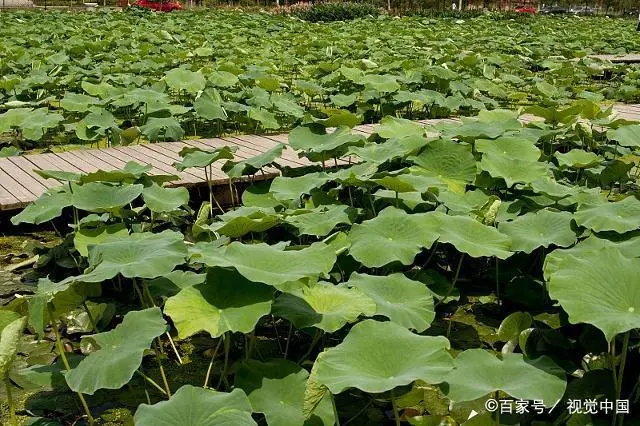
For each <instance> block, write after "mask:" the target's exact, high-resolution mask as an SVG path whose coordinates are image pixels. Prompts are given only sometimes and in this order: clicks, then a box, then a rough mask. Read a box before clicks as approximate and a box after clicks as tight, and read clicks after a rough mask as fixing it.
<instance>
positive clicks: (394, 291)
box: [0, 100, 640, 426]
mask: <svg viewBox="0 0 640 426" xmlns="http://www.w3.org/2000/svg"><path fill="white" fill-rule="evenodd" d="M537 112H538V116H536V117H535V119H534V120H533V121H531V122H529V124H526V125H524V124H522V120H521V118H522V117H519V114H518V113H517V112H513V111H508V110H501V109H498V110H493V111H483V112H482V113H481V114H479V115H478V116H477V117H475V118H473V119H471V118H469V119H465V120H464V122H463V123H460V124H455V125H454V124H452V123H450V122H444V123H441V124H437V125H431V126H429V127H428V128H424V127H423V126H421V125H419V124H416V123H415V122H411V121H408V120H405V119H401V118H395V117H385V118H384V119H383V120H382V123H381V124H380V126H379V127H377V130H376V133H374V134H373V135H371V136H370V137H368V138H364V137H362V136H357V135H355V134H352V133H351V131H350V129H349V128H338V129H326V128H324V127H318V126H317V125H315V124H314V125H310V126H303V127H298V128H296V129H295V130H294V131H293V132H292V133H291V135H290V138H289V146H288V147H283V146H279V147H278V150H276V151H274V152H272V153H271V154H270V155H261V156H258V157H256V158H254V159H251V160H243V161H236V160H234V158H233V150H232V149H231V148H227V147H224V148H220V149H218V150H216V151H209V152H206V151H194V150H186V151H183V152H182V153H181V155H182V157H183V158H182V161H180V162H178V163H176V166H177V167H178V168H180V169H184V168H189V167H198V168H205V169H206V168H209V167H211V165H212V164H219V165H221V166H222V169H223V170H227V171H228V174H229V188H230V189H229V191H227V193H226V194H224V193H221V192H220V191H212V192H211V194H210V200H211V201H207V202H204V203H202V204H200V203H199V202H196V201H195V200H193V199H191V201H190V197H189V193H188V192H187V190H186V189H175V188H169V187H166V186H164V183H166V182H167V181H170V180H171V179H172V177H171V176H165V175H156V174H151V173H150V166H149V167H144V166H142V165H139V164H135V163H129V164H127V166H126V167H125V168H124V169H122V170H117V171H109V172H104V171H99V172H95V173H90V174H84V175H75V174H72V173H66V174H61V173H58V172H53V171H52V172H46V171H45V172H41V173H42V175H43V176H44V177H51V178H55V179H58V180H59V181H60V182H61V185H60V186H59V187H58V188H55V189H51V190H50V191H49V192H48V193H47V194H45V195H44V196H42V197H41V198H40V199H39V200H38V201H36V202H35V203H34V204H32V205H30V206H29V207H27V208H26V209H25V210H24V211H23V212H21V213H20V214H18V215H16V216H14V217H13V218H12V222H13V223H14V224H20V223H23V224H24V223H26V224H45V223H47V222H49V221H52V223H56V224H57V229H59V230H60V232H61V233H63V235H61V237H63V238H62V240H61V242H60V244H59V245H57V246H55V247H53V248H49V249H40V251H39V253H40V257H39V259H38V263H37V264H36V266H35V269H34V271H33V272H32V274H33V275H34V276H35V277H38V278H39V280H38V282H37V286H35V287H34V288H33V294H26V295H25V296H24V297H18V298H15V299H14V300H13V301H11V302H10V303H9V304H7V305H6V306H4V307H3V308H2V310H0V320H1V322H0V327H2V340H0V346H1V349H2V350H0V356H1V358H0V360H1V361H2V362H1V363H0V368H1V370H0V371H1V372H2V374H3V375H4V376H5V377H6V378H7V380H8V381H7V383H8V388H7V389H9V390H13V392H14V394H18V395H23V394H24V393H25V392H26V393H27V395H31V396H29V397H28V398H27V399H26V401H25V400H21V402H20V404H21V405H18V413H19V414H20V415H23V416H27V415H28V416H43V417H49V418H53V419H58V420H60V421H62V422H64V423H73V422H74V421H76V420H78V419H79V418H80V416H83V415H84V416H85V417H84V419H83V420H82V421H85V422H86V421H89V422H91V421H93V420H92V419H94V418H95V421H103V422H113V423H116V424H128V423H127V422H131V421H132V420H135V422H136V424H140V425H156V424H183V425H194V426H195V425H214V424H233V425H255V424H268V425H277V426H280V425H303V424H308V425H311V424H313V425H321V424H322V425H332V424H336V423H338V424H346V423H347V422H348V423H349V424H361V425H365V424H384V423H393V422H394V421H395V422H396V424H400V422H409V423H410V424H414V425H432V424H451V425H455V424H467V425H476V424H532V423H531V422H534V423H535V424H549V425H551V424H622V422H623V419H624V420H626V421H627V423H626V424H632V422H633V421H637V411H636V408H637V407H634V406H633V404H632V406H631V407H632V408H631V412H630V414H626V415H625V414H623V413H621V412H620V413H618V414H614V413H613V412H609V413H605V412H602V411H600V412H599V413H597V414H593V413H570V412H569V411H567V409H566V407H567V404H568V401H570V400H576V399H578V400H594V401H606V400H609V401H614V400H616V399H619V400H630V401H637V399H638V396H639V390H638V382H637V380H638V376H639V373H640V370H639V368H640V362H639V361H640V357H639V354H638V347H639V346H638V345H639V340H640V339H639V337H640V335H639V334H638V330H639V329H640V292H639V291H638V282H639V281H638V277H639V276H640V260H639V256H640V236H639V234H638V233H639V232H640V200H639V199H638V198H637V197H636V195H635V194H636V193H637V190H638V175H639V172H640V167H639V166H640V157H639V156H638V155H637V150H638V147H639V146H640V139H639V138H638V137H637V134H638V133H637V132H638V124H634V123H630V122H627V121H624V120H619V119H616V118H615V115H614V114H612V113H611V110H610V109H601V108H600V107H599V106H598V105H597V104H594V103H592V102H591V101H586V100H581V101H574V102H573V103H571V104H570V105H567V106H550V107H547V108H539V109H538V110H537ZM285 149H286V151H287V152H289V151H296V152H297V153H298V155H300V156H304V157H306V158H307V159H309V160H310V161H312V162H313V165H312V166H309V167H308V168H306V169H297V170H291V169H287V168H282V170H281V171H282V175H281V176H278V177H276V178H275V179H273V180H272V181H258V180H255V179H254V177H255V175H256V174H258V175H259V174H260V171H261V170H265V169H273V168H278V167H279V165H278V162H279V158H280V156H281V155H282V154H283V150H285ZM338 157H339V158H340V159H343V160H346V161H343V162H341V163H338V162H334V161H328V160H332V159H334V158H336V159H337V158H338ZM336 164H337V165H336ZM224 187H225V188H226V185H225V186H224ZM242 187H244V188H246V189H245V190H244V192H242V193H241V191H240V189H241V188H242ZM232 194H233V195H232ZM67 223H68V228H66V227H61V225H65V226H66V224H67ZM64 229H67V231H64ZM32 278H33V277H32ZM23 330H24V333H23ZM54 341H55V342H56V349H53V345H54V344H53V342H54ZM65 370H69V371H66V372H65ZM28 392H35V394H29V393H28ZM38 395H45V396H44V397H39V396H38ZM53 396H55V398H53ZM488 398H500V399H510V400H512V401H516V400H523V401H525V405H527V404H529V405H531V406H532V407H533V406H535V407H537V408H536V409H535V410H534V409H533V408H530V410H529V412H528V413H520V414H511V415H507V414H502V415H500V416H499V417H498V416H497V415H496V414H495V413H492V412H489V411H487V408H486V407H485V401H486V400H487V399H488ZM17 399H18V400H20V398H17ZM526 401H528V402H526ZM554 407H555V408H554ZM25 409H26V410H28V411H25ZM83 411H84V414H83ZM514 413H515V411H514ZM89 415H91V416H92V417H91V418H90V417H88V416H89ZM521 422H522V423H521ZM113 423H111V424H113Z"/></svg>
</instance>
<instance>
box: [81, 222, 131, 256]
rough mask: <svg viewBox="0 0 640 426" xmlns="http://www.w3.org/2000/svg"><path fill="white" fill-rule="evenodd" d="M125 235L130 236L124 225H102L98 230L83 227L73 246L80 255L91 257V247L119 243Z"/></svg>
mask: <svg viewBox="0 0 640 426" xmlns="http://www.w3.org/2000/svg"><path fill="white" fill-rule="evenodd" d="M125 235H129V230H128V229H127V227H126V226H125V224H124V223H115V224H112V225H102V226H98V227H97V228H87V227H82V228H80V229H78V230H77V231H76V233H75V234H74V236H73V246H74V247H75V248H76V250H78V253H80V254H81V255H82V256H85V257H86V256H88V255H89V246H90V245H97V244H102V243H105V242H107V241H117V240H119V239H120V238H122V237H123V236H125Z"/></svg>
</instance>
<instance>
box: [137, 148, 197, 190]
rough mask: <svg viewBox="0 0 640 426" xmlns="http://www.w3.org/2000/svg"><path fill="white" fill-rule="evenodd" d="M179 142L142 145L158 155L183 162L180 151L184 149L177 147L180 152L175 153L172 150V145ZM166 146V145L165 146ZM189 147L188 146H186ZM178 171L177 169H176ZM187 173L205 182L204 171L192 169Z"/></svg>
mask: <svg viewBox="0 0 640 426" xmlns="http://www.w3.org/2000/svg"><path fill="white" fill-rule="evenodd" d="M178 143H179V142H160V143H154V144H147V145H142V146H144V147H145V148H147V149H150V150H153V151H156V152H158V153H161V154H163V155H165V156H167V157H169V158H171V159H172V160H173V161H174V162H179V161H180V160H182V157H180V154H179V152H180V150H181V149H182V148H181V147H178V146H176V148H179V149H178V151H177V152H176V151H174V150H173V149H171V148H170V147H171V146H172V145H176V144H178ZM163 144H165V145H163ZM184 146H187V145H184ZM176 170H177V169H176ZM185 172H189V174H192V175H194V176H195V177H196V178H198V179H200V180H202V181H204V180H205V174H204V169H197V168H191V169H187V170H185Z"/></svg>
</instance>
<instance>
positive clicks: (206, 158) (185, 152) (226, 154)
mask: <svg viewBox="0 0 640 426" xmlns="http://www.w3.org/2000/svg"><path fill="white" fill-rule="evenodd" d="M235 149H236V148H235V147H233V148H232V147H228V146H224V147H222V148H216V149H213V150H211V151H205V150H202V149H200V148H191V147H186V148H182V150H181V151H180V157H182V161H180V162H179V163H175V164H174V166H175V167H176V169H178V171H180V172H181V171H183V170H185V169H188V168H190V167H199V168H204V167H207V166H209V165H211V164H212V163H214V162H216V161H218V160H223V159H226V160H231V159H233V152H234V151H235Z"/></svg>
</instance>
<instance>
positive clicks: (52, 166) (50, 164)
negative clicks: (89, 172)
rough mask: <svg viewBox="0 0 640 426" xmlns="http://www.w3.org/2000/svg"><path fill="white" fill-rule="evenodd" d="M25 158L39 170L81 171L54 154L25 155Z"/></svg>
mask: <svg viewBox="0 0 640 426" xmlns="http://www.w3.org/2000/svg"><path fill="white" fill-rule="evenodd" d="M25 158H26V159H27V160H29V161H30V162H32V163H33V164H35V165H36V166H37V167H39V168H40V170H63V171H66V172H73V173H82V170H80V169H79V168H77V167H76V166H74V165H73V164H71V163H69V162H68V161H66V160H64V159H62V158H60V157H58V156H56V155H55V154H51V153H47V154H35V155H25Z"/></svg>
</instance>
